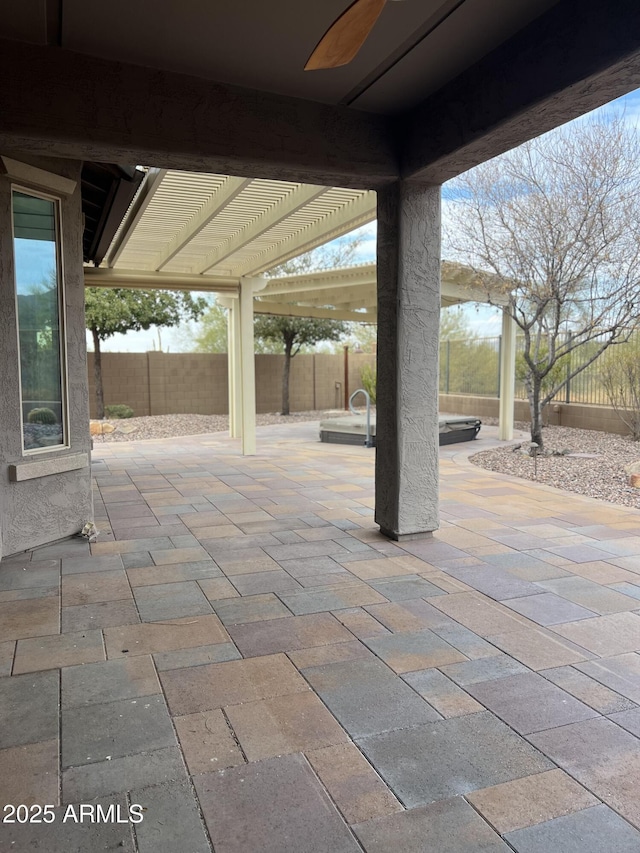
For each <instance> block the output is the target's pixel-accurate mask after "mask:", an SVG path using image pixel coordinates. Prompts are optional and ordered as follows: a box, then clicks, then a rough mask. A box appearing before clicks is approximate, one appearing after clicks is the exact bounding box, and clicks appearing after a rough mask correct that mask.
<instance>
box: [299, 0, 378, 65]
mask: <svg viewBox="0 0 640 853" xmlns="http://www.w3.org/2000/svg"><path fill="white" fill-rule="evenodd" d="M386 2H387V0H355V3H352V4H351V6H349V8H348V9H347V10H346V11H345V12H343V13H342V15H340V17H339V18H338V19H337V20H335V21H334V22H333V24H331V26H330V27H329V29H328V30H327V31H326V33H325V34H324V35H323V36H322V38H321V39H320V41H319V42H318V44H317V46H316V49H315V50H314V51H313V53H312V54H311V56H310V57H309V59H308V60H307V64H306V65H305V67H304V70H305V71H315V70H317V69H319V68H337V67H338V66H340V65H346V64H347V63H349V62H351V60H352V59H353V58H354V56H355V55H356V54H357V52H358V51H359V50H360V48H361V47H362V45H363V44H364V42H365V40H366V38H367V36H368V35H369V33H370V32H371V30H372V28H373V25H374V24H375V22H376V21H377V20H378V17H379V16H380V12H382V10H383V8H384V6H385V3H386Z"/></svg>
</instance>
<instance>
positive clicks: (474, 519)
mask: <svg viewBox="0 0 640 853" xmlns="http://www.w3.org/2000/svg"><path fill="white" fill-rule="evenodd" d="M491 432H492V431H491V430H487V429H485V430H483V434H482V437H481V438H480V440H479V441H478V442H475V443H474V444H473V445H457V446H450V447H448V448H443V449H442V451H441V514H442V527H441V529H440V530H439V531H438V532H437V533H435V535H434V536H433V538H432V539H426V540H418V541H407V542H403V543H402V544H397V543H393V542H390V541H388V540H387V539H385V538H383V537H382V536H381V535H380V534H379V532H378V529H377V526H376V525H375V523H374V520H373V510H372V507H373V452H372V451H371V450H367V449H365V448H358V447H341V446H336V445H321V444H319V443H318V442H317V441H316V427H315V426H314V425H313V424H298V425H294V426H291V427H288V426H287V427H282V426H278V427H266V428H261V429H260V430H259V442H258V447H259V453H258V455H257V456H255V457H250V458H242V457H241V456H240V455H239V454H238V443H237V442H236V441H232V440H230V439H228V438H226V437H225V436H222V435H217V436H196V437H190V438H183V439H172V440H162V441H153V442H137V443H136V442H131V443H122V444H116V443H114V444H110V443H107V444H102V443H100V442H99V441H97V442H96V447H95V450H94V462H93V468H94V476H95V483H96V486H95V513H96V523H97V525H98V528H99V529H100V531H101V535H100V537H99V539H98V541H97V542H96V543H94V544H93V545H91V546H89V545H88V544H87V543H86V542H84V541H83V540H81V539H73V540H66V541H63V542H59V543H56V544H53V545H50V546H46V547H43V548H40V549H37V550H35V551H32V552H30V553H28V554H23V555H17V556H14V557H11V558H8V559H6V560H3V561H2V563H0V715H1V719H2V725H1V727H0V801H1V803H0V804H2V805H4V803H13V804H16V805H17V804H19V803H23V804H26V805H27V806H30V805H33V804H39V805H42V806H44V805H49V804H51V805H53V806H55V807H56V812H55V814H56V817H55V820H54V821H53V822H52V823H49V824H43V823H32V822H30V823H18V822H16V823H4V824H0V851H2V853H4V851H23V850H25V851H26V850H46V851H47V853H73V851H83V853H86V852H87V851H97V850H113V851H116V850H117V851H140V852H141V853H207V851H211V850H212V849H213V850H214V851H216V853H254V851H255V853H258V851H259V853H271V851H272V852H273V853H342V851H344V853H350V852H351V851H354V853H356V851H358V850H360V851H362V850H363V849H364V850H365V851H367V853H378V851H379V853H387V851H389V850H392V849H397V850H399V851H402V853H427V851H428V853H485V851H486V853H493V851H495V853H498V852H499V851H508V850H515V851H518V853H537V852H538V851H544V853H571V851H579V852H580V853H602V851H604V850H606V851H611V853H624V851H637V850H640V800H639V798H638V796H637V792H638V786H639V785H640V740H639V738H640V511H637V510H632V509H627V508H623V507H617V506H614V505H611V504H606V503H602V502H597V501H595V500H591V499H586V498H581V497H578V496H576V495H570V494H566V493H562V492H560V491H557V490H554V489H550V488H547V487H544V486H539V485H536V484H535V483H529V482H524V481H517V480H514V479H511V478H508V477H502V476H499V475H496V474H492V473H490V472H486V471H483V470H481V469H478V468H474V467H473V466H472V465H471V464H470V463H469V462H468V460H467V458H466V457H467V456H468V454H469V452H471V451H476V450H479V449H482V447H483V446H485V447H486V446H489V445H490V444H491V442H492V439H491ZM621 554H622V555H623V557H622V558H621V556H620V555H621ZM636 565H637V566H638V569H637V571H636V570H635V569H634V568H633V567H634V566H636ZM79 804H93V805H94V806H97V805H100V807H101V809H102V814H103V815H106V816H107V821H106V822H104V821H102V822H99V823H96V822H91V821H90V820H89V818H88V817H86V816H85V819H84V821H83V822H82V823H79V822H77V820H76V816H78V815H79V812H78V810H77V808H75V807H77V806H79ZM131 804H139V805H140V806H142V809H143V811H142V812H141V814H142V815H143V819H142V821H141V822H139V823H136V824H133V823H129V822H127V817H128V809H129V807H130V805H131ZM69 805H71V806H74V808H75V810H74V811H70V810H68V809H67V807H68V806H69ZM110 807H111V811H108V810H109V808H110ZM118 809H119V811H118ZM95 813H96V812H94V815H95ZM31 814H32V816H34V815H35V816H37V813H35V812H32V813H31ZM118 814H119V815H120V818H121V821H122V822H119V823H118V822H116V820H115V818H116V817H117V816H118ZM65 815H66V816H67V819H66V821H65V820H64V817H65ZM85 815H88V812H85ZM6 816H7V812H5V817H6ZM9 816H10V815H9Z"/></svg>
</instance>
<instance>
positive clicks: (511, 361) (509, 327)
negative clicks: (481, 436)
mask: <svg viewBox="0 0 640 853" xmlns="http://www.w3.org/2000/svg"><path fill="white" fill-rule="evenodd" d="M515 382H516V324H515V322H514V320H513V318H512V317H511V315H510V314H509V313H508V311H507V310H506V309H504V308H503V309H502V346H501V349H500V409H499V414H498V438H499V439H500V440H501V441H511V439H512V438H513V408H514V402H515Z"/></svg>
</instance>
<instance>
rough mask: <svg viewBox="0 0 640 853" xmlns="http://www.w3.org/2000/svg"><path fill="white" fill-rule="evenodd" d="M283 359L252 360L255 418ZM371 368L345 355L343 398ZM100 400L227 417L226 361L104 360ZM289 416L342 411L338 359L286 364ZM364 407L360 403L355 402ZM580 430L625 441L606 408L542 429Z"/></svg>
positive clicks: (454, 406) (551, 416) (490, 412)
mask: <svg viewBox="0 0 640 853" xmlns="http://www.w3.org/2000/svg"><path fill="white" fill-rule="evenodd" d="M88 360H89V364H88V367H89V394H90V397H89V399H90V414H91V417H95V385H94V381H93V353H89V354H88ZM283 360H284V356H281V355H256V408H257V411H258V412H260V413H263V412H278V411H280V407H281V401H282V366H283ZM365 364H368V365H371V366H372V367H374V366H375V355H370V354H368V353H349V392H352V391H355V390H356V388H360V387H362V381H361V378H360V371H361V370H362V368H363V367H364V365H365ZM102 374H103V384H104V401H105V405H107V406H109V405H112V404H114V403H125V404H126V405H128V406H131V408H132V409H133V411H134V413H135V414H136V415H169V414H199V415H225V414H227V413H228V408H229V405H228V396H227V393H228V392H227V387H228V386H227V356H226V353H223V354H219V355H218V354H212V353H162V352H147V353H118V352H106V353H103V355H102ZM290 402H291V411H292V412H304V411H309V410H311V409H342V408H344V356H343V355H342V354H339V355H325V354H313V355H297V356H296V357H295V358H294V359H293V361H292V363H291V384H290ZM356 402H357V404H358V405H362V403H363V398H360V399H359V400H357V401H356ZM440 411H441V412H447V413H448V414H457V415H473V416H476V417H479V418H481V419H482V418H497V417H498V398H497V397H485V396H473V395H469V394H440ZM515 419H516V421H525V422H526V421H528V420H529V408H528V404H527V402H526V400H516V401H515ZM547 422H548V423H550V424H559V425H561V426H569V427H575V428H579V429H596V430H602V431H603V432H611V433H618V434H620V435H625V434H627V432H628V430H627V428H626V427H625V425H624V424H623V423H622V421H621V420H620V419H619V418H618V416H617V415H616V413H615V412H614V411H613V409H612V408H610V407H609V406H590V405H582V404H578V403H561V404H552V405H551V406H549V407H548V408H547V410H546V412H545V423H547Z"/></svg>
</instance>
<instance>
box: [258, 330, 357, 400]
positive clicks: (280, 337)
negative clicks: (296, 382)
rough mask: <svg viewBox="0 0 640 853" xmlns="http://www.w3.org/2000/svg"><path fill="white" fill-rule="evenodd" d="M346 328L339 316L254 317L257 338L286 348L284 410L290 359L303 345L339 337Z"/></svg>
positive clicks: (283, 383) (287, 390)
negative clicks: (318, 318)
mask: <svg viewBox="0 0 640 853" xmlns="http://www.w3.org/2000/svg"><path fill="white" fill-rule="evenodd" d="M346 331H347V327H346V323H342V322H340V321H339V320H314V319H305V318H303V317H272V316H269V315H268V314H263V315H261V316H259V317H256V319H255V325H254V332H255V336H256V339H257V340H261V341H271V342H273V343H277V344H279V345H281V346H283V348H284V368H283V371H282V414H283V415H288V414H289V413H290V412H289V376H290V373H291V359H292V358H294V357H295V356H296V355H297V354H298V353H299V352H300V349H301V347H303V346H306V345H307V346H314V345H315V344H317V343H320V341H337V340H338V339H339V338H341V337H342V335H344V334H345V332H346Z"/></svg>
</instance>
